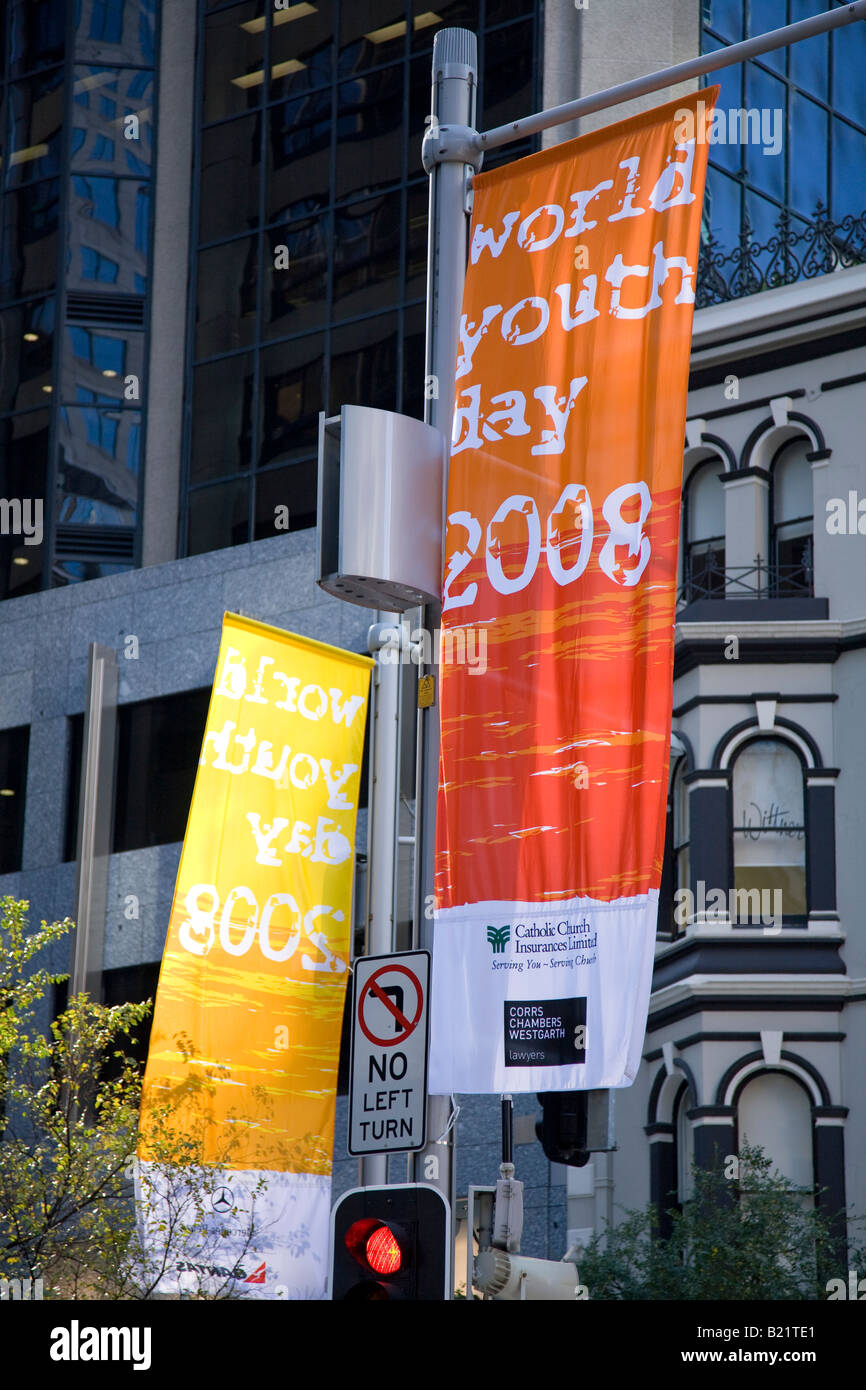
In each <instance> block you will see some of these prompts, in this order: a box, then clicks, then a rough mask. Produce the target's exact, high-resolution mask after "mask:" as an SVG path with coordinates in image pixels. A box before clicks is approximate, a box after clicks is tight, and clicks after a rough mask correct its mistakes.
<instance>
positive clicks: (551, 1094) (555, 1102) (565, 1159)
mask: <svg viewBox="0 0 866 1390" xmlns="http://www.w3.org/2000/svg"><path fill="white" fill-rule="evenodd" d="M538 1099H539V1100H540V1101H541V1113H542V1118H541V1120H540V1121H539V1122H538V1124H536V1126H535V1132H536V1134H537V1135H538V1138H539V1139H540V1140H541V1147H542V1148H543V1149H544V1153H545V1157H546V1158H548V1159H549V1160H550V1162H551V1163H565V1164H567V1165H568V1167H569V1168H583V1167H584V1165H585V1164H587V1163H588V1162H589V1157H590V1155H589V1150H588V1149H587V1142H586V1119H587V1097H586V1091H544V1092H539V1093H538Z"/></svg>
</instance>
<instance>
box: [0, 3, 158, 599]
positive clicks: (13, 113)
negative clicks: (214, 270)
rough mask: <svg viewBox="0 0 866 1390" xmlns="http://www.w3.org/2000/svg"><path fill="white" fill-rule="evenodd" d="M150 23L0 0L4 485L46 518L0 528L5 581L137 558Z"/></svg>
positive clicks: (61, 580) (23, 583)
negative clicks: (24, 531) (36, 533)
mask: <svg viewBox="0 0 866 1390" xmlns="http://www.w3.org/2000/svg"><path fill="white" fill-rule="evenodd" d="M155 30H156V0H112V3H110V4H108V3H104V0H78V3H77V4H76V5H75V6H74V7H70V6H68V5H65V4H64V3H62V0H10V3H8V4H7V5H5V7H3V17H2V21H0V59H2V61H0V160H2V164H0V496H3V497H6V498H14V499H19V500H20V501H21V502H22V503H23V502H24V501H25V500H27V499H30V500H32V501H35V499H38V500H39V503H40V507H41V516H42V530H41V534H40V543H39V544H33V543H32V539H31V542H30V543H26V542H25V538H23V537H22V536H20V535H18V536H15V535H12V534H8V535H3V536H0V598H2V597H10V596H15V595H18V594H22V593H28V592H31V591H32V590H34V589H38V588H40V587H48V586H50V585H57V584H65V583H69V582H73V581H75V580H79V579H87V578H95V577H97V576H99V575H103V574H107V573H112V572H113V571H115V570H117V569H119V568H128V567H129V566H130V565H132V564H134V563H135V561H136V558H137V554H138V535H137V528H138V522H139V512H140V493H141V467H142V459H143V455H142V436H143V426H144V412H145V406H146V384H147V383H146V373H145V356H146V354H145V347H144V342H145V327H146V322H147V312H148V291H149V283H150V254H151V201H152V200H151V172H152V161H153V111H154V103H155V91H154V88H155V76H154V74H155V61H156V52H155V38H156V34H155ZM61 306H62V308H61ZM61 312H62V315H63V317H62V321H61V318H60V315H61Z"/></svg>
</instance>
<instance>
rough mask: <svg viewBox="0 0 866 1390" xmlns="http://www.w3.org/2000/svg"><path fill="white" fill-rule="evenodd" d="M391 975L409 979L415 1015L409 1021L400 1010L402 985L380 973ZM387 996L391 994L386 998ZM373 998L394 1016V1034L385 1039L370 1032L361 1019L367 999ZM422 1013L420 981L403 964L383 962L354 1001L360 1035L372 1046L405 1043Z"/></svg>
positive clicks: (401, 1007)
mask: <svg viewBox="0 0 866 1390" xmlns="http://www.w3.org/2000/svg"><path fill="white" fill-rule="evenodd" d="M394 974H400V975H405V976H407V977H408V979H409V981H410V982H411V985H412V988H413V989H414V991H415V1000H416V1007H415V1014H414V1017H413V1018H412V1019H411V1020H410V1019H409V1017H408V1012H404V1003H405V999H404V993H405V991H404V987H403V986H402V985H399V984H394V983H392V982H386V981H384V980H383V979H382V977H383V976H386V975H387V976H391V975H394ZM389 996H394V997H393V998H392V997H389ZM374 998H375V999H377V1000H378V1001H379V1003H380V1004H383V1005H384V1007H385V1008H386V1009H387V1010H388V1013H389V1014H390V1015H391V1016H392V1017H393V1018H394V1019H395V1021H396V1024H397V1031H396V1033H395V1034H394V1035H393V1036H391V1037H389V1038H380V1037H379V1036H378V1034H376V1033H374V1032H373V1029H372V1025H371V1026H368V1025H367V1022H366V1020H365V1018H364V1010H365V1008H366V1006H367V1003H368V1002H369V1001H370V1000H371V999H374ZM423 1012H424V991H423V989H422V987H421V982H420V980H419V979H418V977H417V976H416V975H413V973H412V971H411V970H409V969H408V968H407V967H406V966H405V965H385V966H382V968H381V969H380V970H377V971H376V972H375V973H374V974H373V975H371V976H370V978H369V980H368V981H367V983H366V984H365V985H364V988H363V989H362V990H361V997H360V998H359V1000H358V1024H359V1026H360V1029H361V1032H362V1033H363V1034H364V1037H365V1038H366V1039H367V1040H368V1042H371V1043H372V1044H373V1045H374V1047H394V1046H396V1044H397V1043H401V1042H405V1041H406V1039H407V1038H408V1037H409V1036H410V1034H411V1033H413V1032H414V1030H415V1028H416V1026H417V1024H418V1020H419V1019H420V1017H421V1015H422V1013H423Z"/></svg>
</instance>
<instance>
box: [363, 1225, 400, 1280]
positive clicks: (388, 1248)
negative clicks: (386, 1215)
mask: <svg viewBox="0 0 866 1390" xmlns="http://www.w3.org/2000/svg"><path fill="white" fill-rule="evenodd" d="M365 1254H366V1256H367V1263H368V1264H369V1266H370V1268H371V1269H372V1270H373V1272H374V1273H375V1274H396V1273H397V1272H398V1270H399V1269H400V1266H401V1265H402V1263H403V1252H402V1250H401V1249H400V1242H399V1241H398V1239H397V1237H396V1236H395V1235H394V1232H393V1231H392V1230H391V1229H390V1227H389V1226H379V1227H378V1229H377V1230H375V1231H374V1232H373V1234H372V1235H371V1236H368V1237H367V1244H366V1249H365Z"/></svg>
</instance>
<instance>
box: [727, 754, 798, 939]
mask: <svg viewBox="0 0 866 1390" xmlns="http://www.w3.org/2000/svg"><path fill="white" fill-rule="evenodd" d="M733 827H734V887H735V888H736V889H737V890H739V891H740V892H741V893H748V894H749V895H750V903H749V908H750V918H751V919H754V918H755V916H756V915H757V916H759V917H760V918H766V917H767V916H769V915H772V916H773V917H774V918H776V917H778V916H781V917H785V918H803V917H805V916H806V914H807V911H808V908H807V903H806V828H805V822H804V792H803V764H802V762H801V761H800V758H799V756H798V754H797V753H796V752H795V750H794V749H793V748H792V747H791V745H790V744H789V743H785V742H783V741H782V740H781V739H778V738H756V739H753V740H750V741H749V742H748V743H746V744H745V745H744V746H743V747H742V748H741V749H740V750H739V752H738V753H737V755H736V758H735V760H734V767H733ZM755 907H757V909H758V911H757V914H756V912H755Z"/></svg>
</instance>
